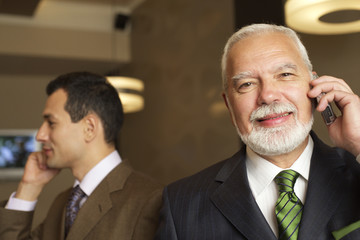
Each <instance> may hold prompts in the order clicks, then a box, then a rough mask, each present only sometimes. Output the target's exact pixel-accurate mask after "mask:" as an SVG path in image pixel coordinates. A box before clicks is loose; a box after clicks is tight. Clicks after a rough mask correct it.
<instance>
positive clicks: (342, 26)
mask: <svg viewBox="0 0 360 240" xmlns="http://www.w3.org/2000/svg"><path fill="white" fill-rule="evenodd" d="M336 13H337V14H336ZM349 13H351V14H353V16H355V18H349V17H348V15H349ZM340 15H343V19H342V17H341V16H340ZM330 16H336V17H337V20H329V18H330ZM344 18H345V19H347V21H344ZM285 19H286V24H287V25H288V26H289V27H291V28H293V29H294V30H296V31H299V32H304V33H310V34H346V33H354V32H360V1H359V0H287V1H286V3H285Z"/></svg>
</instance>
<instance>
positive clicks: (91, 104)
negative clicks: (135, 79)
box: [46, 72, 124, 146]
mask: <svg viewBox="0 0 360 240" xmlns="http://www.w3.org/2000/svg"><path fill="white" fill-rule="evenodd" d="M59 89H63V90H64V91H65V92H66V93H67V101H66V103H65V110H66V111H67V112H68V113H69V115H70V117H71V121H72V122H74V123H76V122H78V121H80V120H81V119H83V118H84V117H85V116H86V115H88V114H89V113H95V114H96V115H98V116H99V118H100V119H101V121H102V124H103V127H104V135H105V141H106V142H107V143H114V144H115V146H116V144H117V136H118V134H119V131H120V128H121V125H122V122H123V119H124V113H123V108H122V104H121V101H120V98H119V95H118V93H117V91H116V89H115V88H114V87H113V86H112V85H111V84H110V83H109V82H108V81H107V80H106V78H105V77H103V76H100V75H97V74H94V73H90V72H72V73H67V74H63V75H60V76H59V77H57V78H56V79H54V80H52V81H51V82H50V83H49V84H48V86H47V88H46V93H47V95H48V96H50V95H51V94H53V93H54V92H55V91H56V90H59Z"/></svg>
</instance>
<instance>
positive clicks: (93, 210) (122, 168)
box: [66, 163, 132, 240]
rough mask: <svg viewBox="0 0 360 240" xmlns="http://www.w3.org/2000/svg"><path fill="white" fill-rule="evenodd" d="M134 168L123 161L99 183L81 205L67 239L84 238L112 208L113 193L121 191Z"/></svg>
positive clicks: (76, 239)
mask: <svg viewBox="0 0 360 240" xmlns="http://www.w3.org/2000/svg"><path fill="white" fill-rule="evenodd" d="M131 172H132V170H131V168H129V167H128V166H127V164H125V163H121V164H120V165H119V166H117V167H116V168H114V170H113V171H112V172H110V173H109V175H108V176H106V177H105V179H104V180H103V181H102V182H101V183H100V184H99V186H98V187H97V188H96V189H95V190H94V192H93V193H92V194H91V195H90V197H89V198H88V199H87V200H86V202H85V204H84V205H83V206H82V207H81V209H80V211H79V213H78V216H77V217H76V220H75V222H74V224H73V226H72V227H71V230H70V232H69V234H68V236H67V238H66V239H67V240H78V239H84V238H85V237H86V236H87V235H88V234H89V232H90V231H91V230H92V229H93V228H94V227H95V226H96V224H97V223H98V222H99V221H100V220H101V219H102V218H103V217H104V216H105V215H106V213H107V212H108V211H110V210H111V208H112V204H113V203H112V201H111V193H112V192H115V191H120V190H121V189H122V188H123V187H124V184H125V182H126V180H127V178H128V176H129V175H130V174H131Z"/></svg>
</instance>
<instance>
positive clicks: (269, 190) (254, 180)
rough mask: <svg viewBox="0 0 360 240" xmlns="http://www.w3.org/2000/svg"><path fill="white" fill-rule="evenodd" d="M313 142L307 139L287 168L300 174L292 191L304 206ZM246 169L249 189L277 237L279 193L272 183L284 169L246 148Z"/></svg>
mask: <svg viewBox="0 0 360 240" xmlns="http://www.w3.org/2000/svg"><path fill="white" fill-rule="evenodd" d="M313 148H314V142H313V140H312V139H311V137H309V141H308V144H307V146H306V148H305V150H304V151H303V153H302V154H301V155H300V157H299V158H298V159H297V160H296V161H295V162H294V164H293V165H292V166H291V167H290V168H289V169H292V170H294V171H296V172H298V173H299V174H300V176H299V178H298V179H297V180H296V182H295V186H294V191H295V194H296V195H297V196H298V197H299V198H300V200H301V202H302V203H303V204H304V203H305V199H306V190H307V185H308V179H309V171H310V159H311V155H312V152H313ZM246 169H247V175H248V180H249V185H250V189H251V191H252V194H253V196H254V198H255V200H256V203H257V204H258V206H259V208H260V210H261V212H262V213H263V215H264V217H265V219H266V221H267V222H268V224H269V225H270V227H271V229H272V230H273V232H274V233H275V235H276V236H277V235H278V226H277V225H278V224H277V220H276V217H275V205H276V201H277V199H278V196H279V193H278V189H277V186H276V183H275V181H274V178H275V177H276V175H277V174H278V173H279V172H281V171H283V170H284V169H282V168H279V167H278V166H276V165H274V164H272V163H270V162H269V161H267V160H266V159H264V158H262V157H260V156H259V155H257V154H256V153H255V152H254V151H252V150H251V149H250V148H249V147H247V148H246Z"/></svg>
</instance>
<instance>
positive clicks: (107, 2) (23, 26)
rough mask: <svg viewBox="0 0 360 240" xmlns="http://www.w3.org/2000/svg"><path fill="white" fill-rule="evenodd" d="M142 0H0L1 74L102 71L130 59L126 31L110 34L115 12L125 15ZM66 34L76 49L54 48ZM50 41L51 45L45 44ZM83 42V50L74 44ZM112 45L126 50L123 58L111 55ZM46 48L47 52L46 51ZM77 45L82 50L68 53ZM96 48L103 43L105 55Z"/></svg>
mask: <svg viewBox="0 0 360 240" xmlns="http://www.w3.org/2000/svg"><path fill="white" fill-rule="evenodd" d="M143 1H144V0H0V32H1V33H2V34H4V35H3V36H2V37H1V38H0V44H1V45H2V47H1V46H0V66H1V67H0V68H1V70H0V72H1V74H58V73H61V72H70V71H74V70H77V69H92V71H94V72H98V73H101V74H106V72H108V71H110V70H114V69H116V68H119V66H121V65H122V64H125V63H126V62H127V59H129V57H128V55H127V51H129V50H127V49H128V48H129V42H130V40H129V39H128V38H130V35H129V33H128V32H126V31H125V30H124V31H122V32H121V31H117V33H116V34H117V35H121V36H117V35H114V29H115V27H114V24H115V20H114V16H116V15H117V14H118V13H124V14H125V15H130V14H131V12H132V11H133V10H134V9H135V8H136V7H137V6H138V5H139V4H141V3H142V2H143ZM65 35H67V36H71V37H72V39H74V40H75V41H76V43H73V45H76V44H77V46H73V48H77V49H75V51H73V50H71V49H70V50H68V52H60V50H57V48H65V46H63V45H65V44H69V43H70V40H69V37H68V38H67V37H66V36H65ZM62 38H63V39H62ZM47 39H48V40H47ZM119 39H120V40H119ZM91 41H92V43H89V42H91ZM50 42H52V44H53V45H54V46H52V47H50V46H47V45H49V44H50ZM85 42H87V43H88V46H87V49H86V48H85V47H84V46H83V45H84V44H79V43H85ZM114 42H115V43H114ZM117 42H120V43H117ZM123 43H124V44H123ZM70 44H71V43H70ZM90 44H92V46H90V48H92V49H89V45H90ZM114 44H117V46H116V48H118V49H120V50H121V49H122V51H121V52H125V55H126V56H125V57H121V56H120V57H118V58H116V56H115V57H114V56H113V55H114V54H113V53H112V52H114V48H115V47H114V46H110V45H114ZM119 44H120V45H119ZM46 47H47V48H48V49H49V51H48V52H46V53H45V51H46V50H45V49H46ZM81 48H84V49H83V50H82V53H81V54H78V55H76V53H73V52H76V51H77V50H78V51H79V52H80V50H81ZM95 48H98V49H99V50H98V52H99V51H100V49H101V48H104V51H103V52H106V53H108V55H106V56H105V55H104V54H102V53H100V54H99V53H98V52H96V53H95V50H94V53H91V51H92V50H93V49H95ZM36 49H38V50H39V53H38V52H36ZM124 49H125V50H124ZM120 50H118V51H120ZM44 66H46V67H44Z"/></svg>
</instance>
